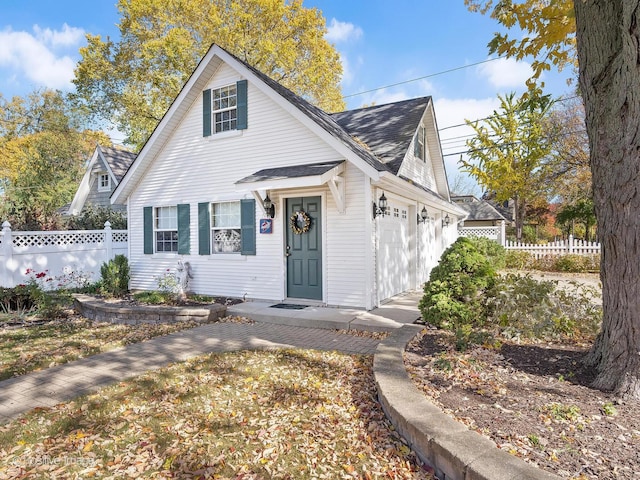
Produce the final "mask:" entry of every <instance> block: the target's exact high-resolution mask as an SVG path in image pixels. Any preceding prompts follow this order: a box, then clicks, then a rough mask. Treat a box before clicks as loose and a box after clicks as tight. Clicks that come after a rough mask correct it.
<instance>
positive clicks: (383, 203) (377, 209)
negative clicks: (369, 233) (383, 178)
mask: <svg viewBox="0 0 640 480" xmlns="http://www.w3.org/2000/svg"><path fill="white" fill-rule="evenodd" d="M386 214H387V197H385V196H384V192H382V195H380V198H379V199H378V205H376V202H373V218H376V217H377V216H378V215H382V216H383V217H384V216H385V215H386Z"/></svg>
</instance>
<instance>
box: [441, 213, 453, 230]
mask: <svg viewBox="0 0 640 480" xmlns="http://www.w3.org/2000/svg"><path fill="white" fill-rule="evenodd" d="M450 222H451V219H450V218H449V214H448V213H447V214H446V215H445V217H444V218H443V219H442V226H443V227H448V226H449V223H450Z"/></svg>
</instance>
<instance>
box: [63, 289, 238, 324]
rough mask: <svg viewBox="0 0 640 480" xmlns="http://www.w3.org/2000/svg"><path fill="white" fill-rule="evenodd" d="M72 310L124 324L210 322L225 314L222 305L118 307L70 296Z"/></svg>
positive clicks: (225, 310)
mask: <svg viewBox="0 0 640 480" xmlns="http://www.w3.org/2000/svg"><path fill="white" fill-rule="evenodd" d="M73 297H74V299H73V306H74V308H75V310H76V311H77V312H78V313H79V314H80V315H82V316H83V317H85V318H88V319H90V320H96V321H100V322H111V323H124V324H128V325H137V324H139V323H175V322H181V321H189V320H193V321H196V322H205V321H208V322H212V321H215V320H217V319H219V318H222V317H224V316H225V315H226V313H227V307H226V306H225V305H219V304H217V303H216V304H212V305H207V306H204V307H188V306H184V307H180V306H175V307H174V306H166V305H148V306H137V305H131V306H126V307H123V306H117V305H115V304H110V303H109V302H105V301H101V300H96V299H95V298H94V297H90V296H88V295H81V294H77V295H74V296H73Z"/></svg>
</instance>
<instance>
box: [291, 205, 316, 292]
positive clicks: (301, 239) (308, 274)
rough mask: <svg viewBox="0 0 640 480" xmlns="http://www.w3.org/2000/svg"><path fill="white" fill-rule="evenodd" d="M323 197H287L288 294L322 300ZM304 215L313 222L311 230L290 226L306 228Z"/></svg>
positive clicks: (309, 228)
mask: <svg viewBox="0 0 640 480" xmlns="http://www.w3.org/2000/svg"><path fill="white" fill-rule="evenodd" d="M320 205H321V203H320V197H300V198H288V199H287V217H286V219H287V225H286V232H287V238H286V242H287V244H286V245H285V254H286V255H287V296H288V297H289V298H309V299H313V300H322V215H320ZM305 214H306V217H308V218H309V220H310V223H309V226H308V231H306V232H301V233H295V232H294V231H293V228H292V225H291V222H292V220H291V218H292V216H294V215H296V225H297V228H299V229H300V230H306V229H305V228H304V226H305Z"/></svg>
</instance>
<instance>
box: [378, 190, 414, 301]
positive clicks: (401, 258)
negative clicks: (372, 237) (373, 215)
mask: <svg viewBox="0 0 640 480" xmlns="http://www.w3.org/2000/svg"><path fill="white" fill-rule="evenodd" d="M408 217H409V206H408V205H404V204H398V203H392V202H389V214H388V215H385V216H384V217H378V229H379V250H378V292H379V298H380V300H384V299H386V298H389V297H392V296H393V295H396V294H398V293H400V292H404V291H405V290H408V289H409V288H410V285H409V283H410V278H411V276H410V271H409V269H410V265H409V260H410V249H409V218H408Z"/></svg>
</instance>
